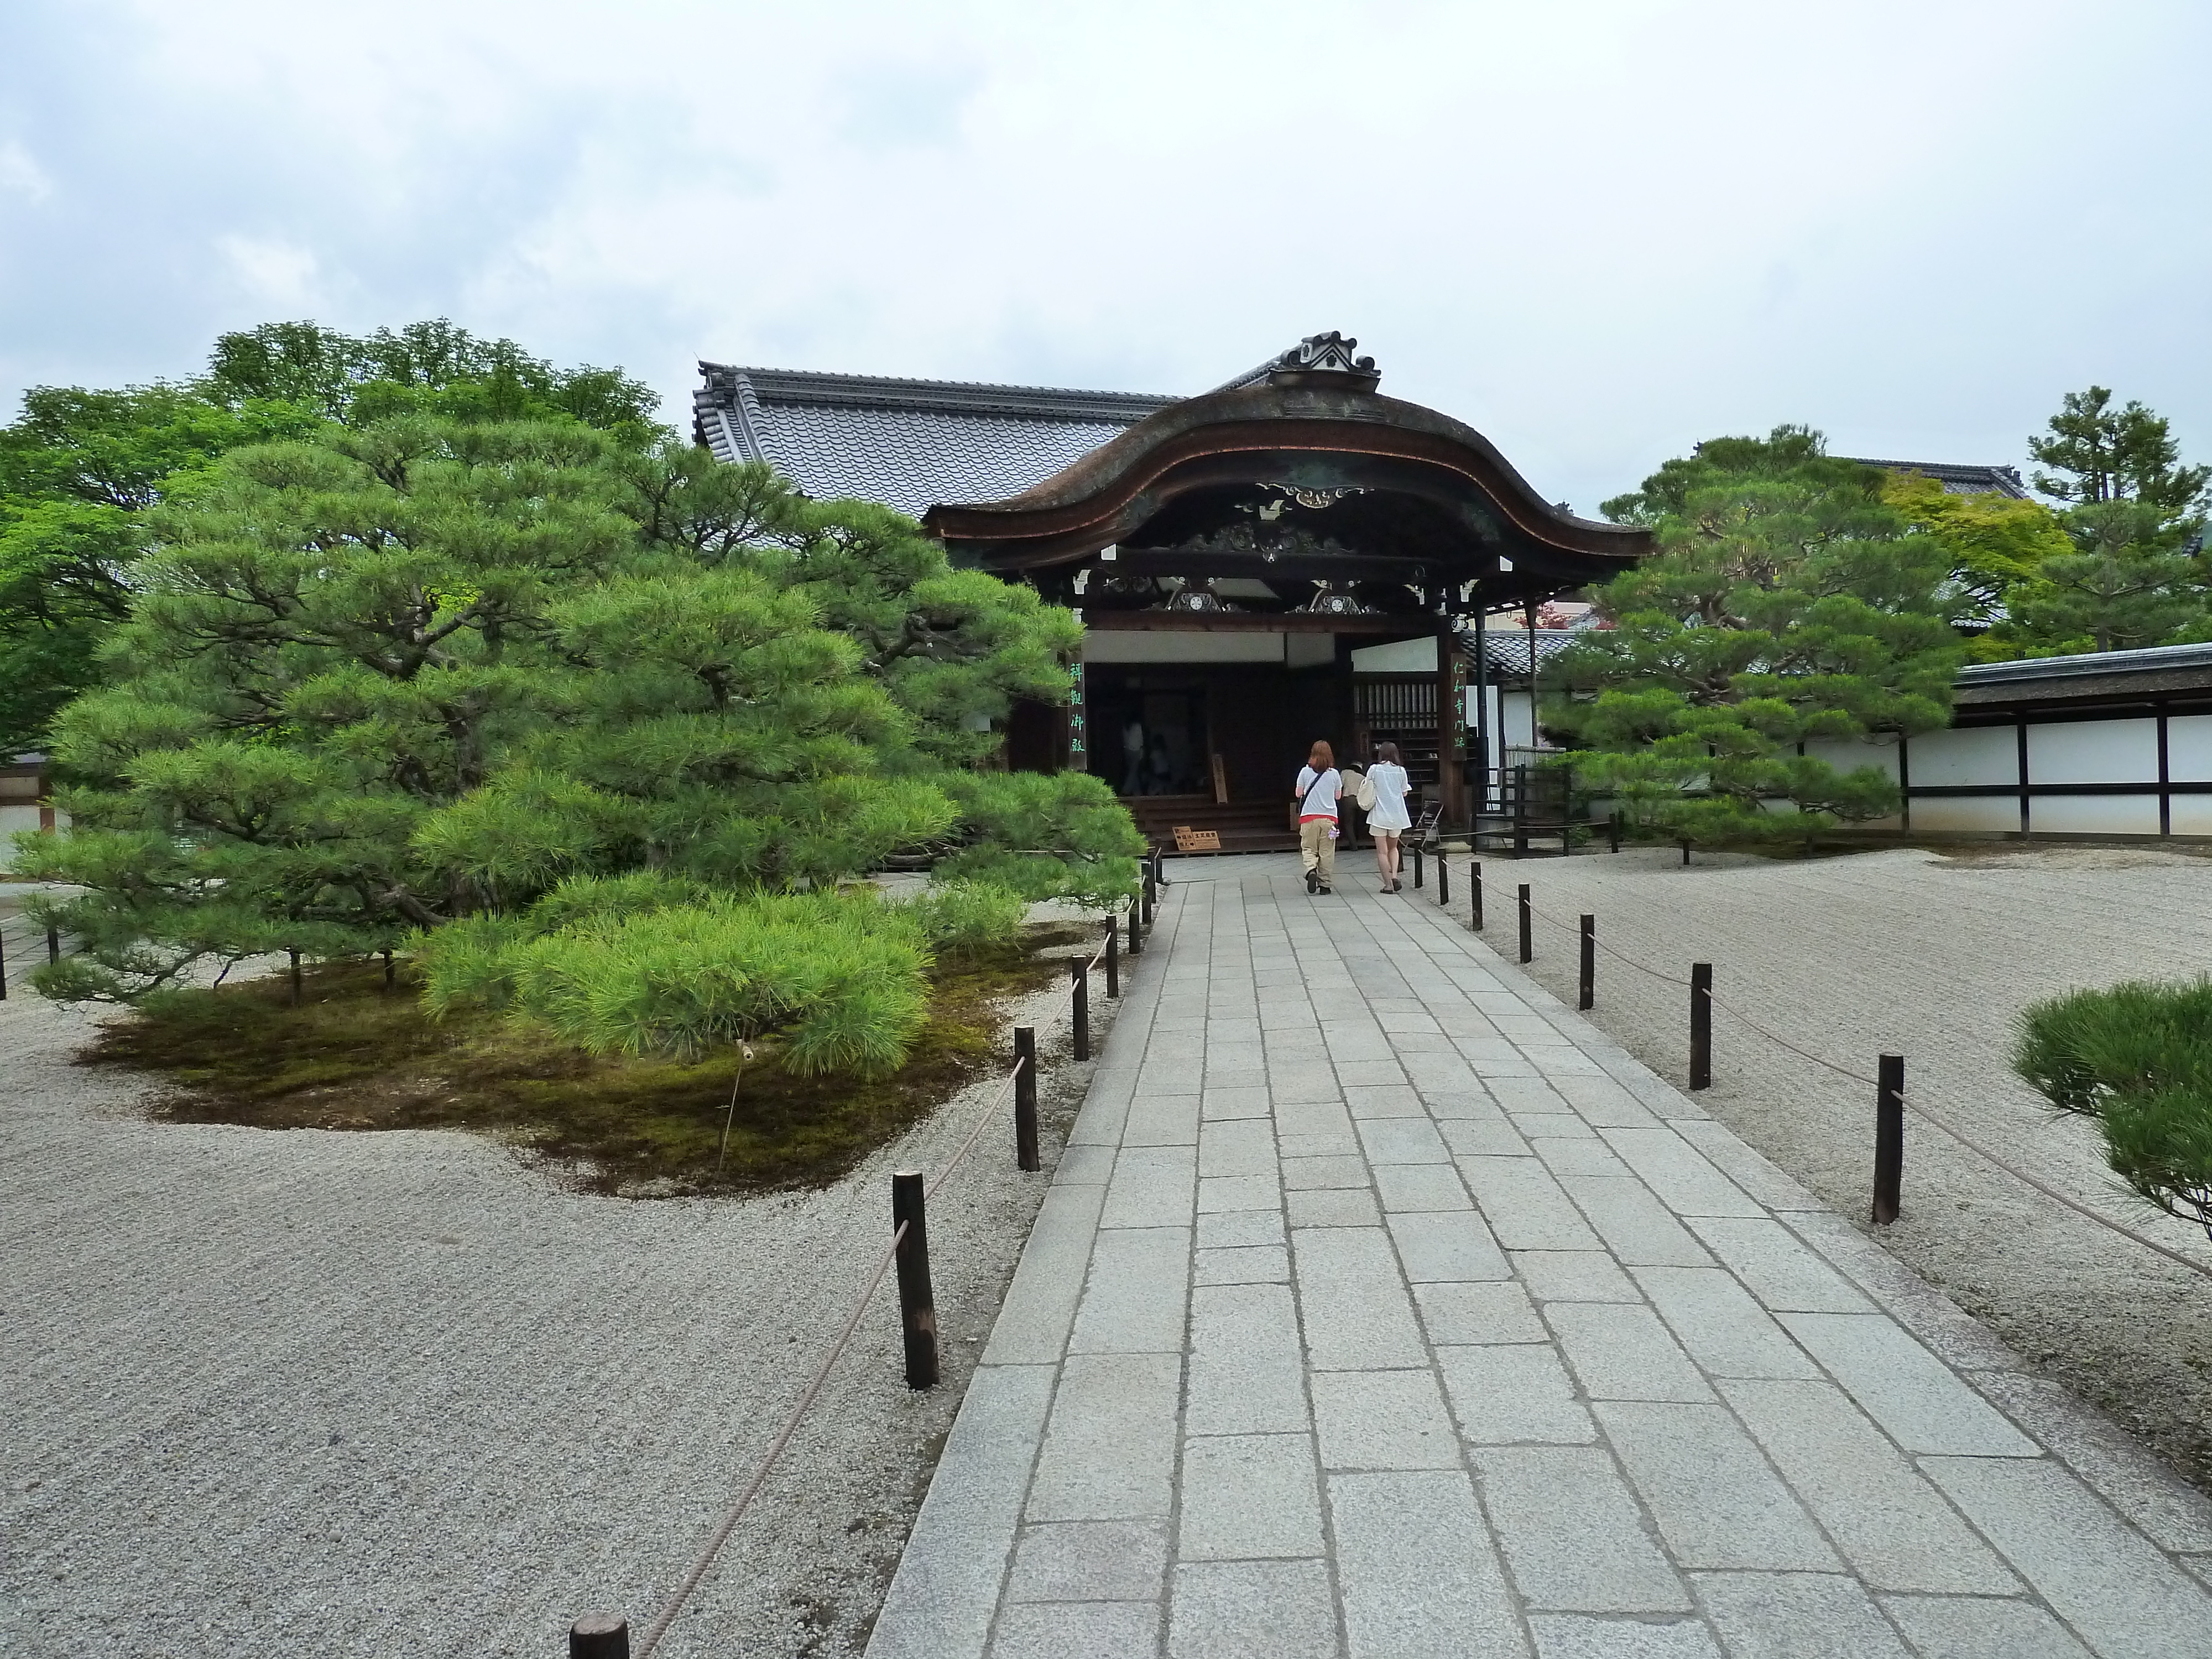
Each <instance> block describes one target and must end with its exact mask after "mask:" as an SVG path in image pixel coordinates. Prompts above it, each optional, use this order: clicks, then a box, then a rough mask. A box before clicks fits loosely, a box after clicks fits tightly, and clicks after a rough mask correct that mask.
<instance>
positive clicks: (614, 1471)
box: [0, 924, 1112, 1659]
mask: <svg viewBox="0 0 2212 1659" xmlns="http://www.w3.org/2000/svg"><path fill="white" fill-rule="evenodd" d="M19 925H20V924H19ZM1092 988H1093V995H1092V998H1091V1008H1092V1022H1093V1030H1094V1032H1095V1033H1097V1035H1098V1036H1101V1037H1103V1033H1104V1031H1105V1030H1106V1029H1107V1028H1108V1027H1109V1025H1110V1023H1111V1020H1112V1005H1110V1004H1109V1003H1108V1002H1107V1000H1106V999H1105V998H1104V996H1103V986H1102V985H1101V984H1100V983H1099V981H1098V978H1097V976H1096V975H1094V976H1093V981H1092ZM1019 1006H1020V1009H1021V1010H1022V1012H1021V1014H1020V1015H1018V1017H1017V1020H1016V1023H1022V1020H1023V1019H1024V1018H1027V1019H1028V1020H1030V1022H1031V1023H1034V1024H1036V1025H1037V1026H1038V1027H1039V1042H1040V1046H1041V1048H1042V1049H1043V1050H1044V1061H1045V1064H1044V1066H1043V1069H1042V1088H1041V1091H1040V1098H1041V1105H1042V1109H1043V1112H1044V1115H1045V1117H1046V1119H1047V1122H1048V1126H1049V1125H1055V1124H1064V1123H1065V1122H1066V1121H1068V1120H1070V1119H1072V1117H1073V1112H1074V1109H1075V1108H1076V1106H1077V1105H1078V1104H1079V1100H1080V1097H1081V1092H1082V1090H1083V1088H1084V1086H1085V1082H1086V1080H1087V1073H1088V1072H1089V1070H1090V1067H1089V1066H1076V1065H1074V1064H1073V1062H1072V1061H1071V1060H1068V1057H1067V1027H1066V1019H1065V1016H1064V1010H1065V1006H1066V1003H1065V997H1064V994H1063V993H1062V992H1061V991H1060V989H1059V988H1057V987H1055V988H1053V989H1050V990H1048V991H1045V992H1042V993H1040V994H1037V995H1036V996H1034V997H1030V998H1027V999H1024V1000H1023V1002H1022V1003H1021V1004H1020V1005H1019ZM90 1029H91V1028H90V1017H89V1016H88V1014H86V1013H84V1012H80V1011H73V1010H70V1009H64V1008H60V1007H57V1006H52V1005H51V1004H47V1003H45V1002H43V1001H41V1000H39V999H37V998H36V997H35V996H33V995H31V994H28V993H27V991H24V990H21V989H18V990H16V992H15V994H13V995H11V996H10V998H9V1000H7V1001H6V1002H5V1003H0V1334H4V1335H0V1531H4V1540H0V1542H4V1548H0V1652H5V1653H8V1654H11V1655H13V1654H21V1655H26V1656H39V1659H46V1656H57V1659H59V1656H68V1659H94V1656H100V1659H126V1656H127V1659H165V1656H176V1659H185V1656H193V1659H197V1656H204V1655H207V1654H212V1653H240V1654H247V1653H251V1654H298V1655H307V1654H313V1655H317V1656H361V1659H371V1656H374V1659H393V1656H398V1655H401V1654H407V1655H447V1654H451V1655H464V1654H465V1655H470V1656H477V1655H517V1656H532V1659H550V1656H553V1655H556V1654H559V1653H562V1652H565V1651H566V1635H565V1632H566V1631H567V1627H568V1621H569V1620H571V1619H572V1618H573V1617H574V1616H575V1615H576V1614H578V1613H583V1612H586V1611H588V1610H597V1609H611V1610H615V1611H618V1612H621V1613H624V1614H626V1615H628V1616H629V1619H630V1620H631V1621H632V1625H633V1628H634V1629H635V1630H638V1631H641V1630H642V1629H643V1627H644V1626H645V1625H646V1623H647V1621H648V1620H650V1619H651V1618H652V1616H653V1613H654V1612H655V1611H656V1610H657V1609H658V1608H659V1606H660V1605H661V1604H662V1601H664V1599H665V1596H666V1595H668V1593H669V1591H670V1590H671V1588H672V1587H673V1586H674V1584H675V1583H676V1582H677V1581H678V1578H679V1577H681V1575H682V1573H683V1572H684V1570H685V1568H686V1567H687V1566H688V1565H689V1564H690V1561H691V1559H692V1558H693V1556H694V1554H695V1553H696V1550H697V1549H698V1548H699V1547H700V1546H701V1544H702V1542H703V1541H704V1539H705V1537H706V1535H707V1534H708V1532H709V1531H710V1530H711V1529H712V1528H713V1526H714V1523H715V1522H716V1521H717V1520H718V1518H719V1517H720V1515H721V1513H722V1511H723V1510H724V1509H725V1507H726V1505H727V1504H728V1503H729V1502H730V1501H731V1499H732V1497H733V1496H734V1494H735V1492H736V1491H737V1490H738V1487H739V1486H740V1485H741V1484H742V1483H743V1481H744V1479H745V1478H746V1477H747V1476H748V1475H749V1474H750V1472H751V1471H752V1469H753V1468H754V1467H755V1466H756V1463H757V1460H758V1459H759V1457H760V1455H761V1454H762V1453H763V1450H764V1449H766V1447H767V1445H768V1443H769V1439H770V1438H771V1437H772V1436H773V1435H774V1434H775V1430H776V1428H777V1427H778V1425H779V1424H780V1422H781V1419H782V1418H783V1415H784V1413H786V1411H787V1408H788V1407H789V1406H790V1405H791V1403H792V1402H793V1401H794V1400H795V1399H796V1398H797V1396H798V1395H799V1391H800V1389H802V1388H803V1387H804V1385H805V1381H806V1379H807V1377H808V1376H810V1375H811V1371H812V1369H813V1367H814V1365H815V1364H816V1363H817V1358H818V1356H819V1354H820V1352H822V1349H823V1345H824V1344H825V1343H826V1342H827V1340H829V1337H830V1336H831V1335H832V1334H834V1332H835V1331H836V1328H838V1326H839V1325H840V1323H841V1322H842V1318H843V1316H844V1315H845V1313H846V1311H847V1310H848V1308H849V1306H850V1304H851V1302H852V1299H853V1297H854V1294H855V1292H856V1291H857V1290H858V1289H859V1287H860V1284H861V1283H862V1281H863V1280H864V1279H865V1278H866V1274H867V1273H868V1272H869V1270H870V1269H871V1268H872V1266H873V1264H874V1261H875V1260H876V1258H877V1256H878V1253H879V1252H880V1250H881V1249H882V1247H883V1245H884V1243H886V1242H887V1240H888V1237H889V1232H890V1220H889V1212H890V1179H889V1176H890V1171H891V1170H894V1169H897V1168H919V1169H924V1170H932V1171H933V1170H936V1169H938V1168H939V1166H940V1165H941V1164H942V1163H943V1161H944V1160H945V1158H948V1157H949V1156H950V1155H951V1152H952V1149H953V1147H954V1146H956V1145H957V1142H958V1141H959V1140H960V1139H961V1138H962V1137H963V1136H964V1135H965V1134H966V1133H967V1132H968V1130H969V1127H970V1126H971V1125H972V1124H973V1122H974V1121H975V1114H976V1113H977V1112H978V1111H979V1110H981V1109H983V1107H984V1105H985V1103H986V1101H987V1097H989V1096H990V1095H991V1094H992V1093H994V1091H996V1089H997V1087H998V1081H997V1079H996V1078H995V1077H994V1078H993V1079H991V1080H989V1081H988V1082H987V1083H982V1084H978V1085H975V1086H974V1087H971V1088H970V1089H969V1090H968V1091H966V1092H964V1093H963V1095H962V1096H961V1097H959V1098H957V1099H956V1100H954V1101H952V1102H951V1103H949V1104H947V1105H946V1106H945V1108H944V1109H941V1110H940V1111H939V1112H938V1113H937V1114H935V1115H933V1117H932V1118H931V1119H930V1120H929V1121H927V1123H925V1124H923V1125H921V1126H920V1127H917V1128H915V1130H913V1131H912V1132H911V1133H908V1134H907V1135H905V1136H904V1137H902V1139H900V1140H899V1141H898V1142H897V1143H896V1145H894V1146H890V1147H887V1148H885V1149H884V1151H883V1152H880V1153H879V1154H878V1155H877V1156H875V1157H872V1158H869V1159H868V1160H867V1161H866V1164H864V1165H862V1166H861V1167H860V1169H859V1170H856V1171H855V1172H854V1174H853V1175H852V1176H850V1177H849V1178H848V1179H846V1180H844V1181H842V1182H838V1183H837V1184H836V1185H835V1186H833V1187H830V1188H827V1189H825V1190H822V1191H816V1192H805V1193H798V1194H779V1195H772V1196H765V1197H757V1198H750V1199H743V1200H733V1199H719V1200H623V1199H617V1198H608V1197H603V1196H596V1195H592V1194H582V1193H578V1192H575V1191H572V1190H569V1189H568V1188H565V1187H563V1186H562V1184H561V1183H560V1182H558V1181H557V1180H556V1179H555V1178H553V1177H552V1176H550V1175H548V1174H546V1173H544V1172H543V1171H539V1170H534V1169H532V1167H530V1166H529V1165H527V1164H525V1163H524V1162H523V1161H522V1160H521V1159H520V1158H518V1157H517V1156H516V1155H515V1154H514V1153H513V1152H509V1151H508V1150H507V1149H506V1148H505V1147H503V1146H501V1145H500V1144H498V1143H497V1142H495V1141H494V1140H492V1139H487V1138H484V1137H480V1136H475V1135H471V1134H465V1133H449V1132H426V1131H410V1130H395V1131H388V1132H384V1133H333V1132H324V1131H317V1130H307V1129H300V1130H292V1131H281V1132H280V1131H268V1130H260V1129H249V1128H237V1127H224V1126H210V1125H197V1124H165V1123H155V1122H150V1121H147V1120H146V1119H145V1118H144V1117H143V1116H142V1115H140V1114H139V1108H140V1106H141V1104H142V1103H143V1101H144V1099H145V1098H146V1097H147V1093H148V1091H149V1088H150V1087H151V1085H149V1083H148V1082H147V1081H146V1080H144V1079H136V1078H133V1077H131V1076H128V1075H125V1074H122V1073H116V1072H113V1071H110V1070H107V1069H105V1068H101V1069H90V1068H85V1067H80V1066H74V1065H72V1064H71V1055H72V1054H73V1053H74V1052H75V1051H76V1049H77V1048H79V1046H80V1045H81V1044H82V1042H84V1041H85V1039H86V1037H87V1036H88V1034H89V1031H90ZM1060 1138H1061V1137H1060V1133H1055V1132H1053V1131H1052V1129H1050V1128H1049V1127H1048V1133H1047V1134H1046V1136H1045V1140H1046V1143H1047V1147H1048V1152H1047V1159H1048V1171H1047V1174H1046V1175H1044V1176H1020V1175H1018V1173H1017V1172H1016V1171H1015V1170H1014V1168H1013V1147H1012V1127H1011V1120H1010V1115H1009V1114H1008V1111H1007V1109H1006V1106H1005V1105H1004V1104H1001V1106H1000V1108H999V1121H997V1122H995V1123H994V1124H993V1125H992V1127H989V1128H988V1129H987V1130H986V1131H985V1132H984V1133H983V1136H982V1139H981V1141H980V1142H979V1144H978V1146H977V1147H976V1149H975V1152H974V1153H973V1154H972V1155H971V1156H970V1158H969V1161H968V1162H967V1163H966V1164H963V1166H962V1167H961V1169H960V1170H959V1171H958V1172H957V1174H955V1175H954V1176H953V1177H952V1179H951V1182H950V1183H949V1184H948V1185H947V1186H946V1187H945V1189H944V1191H943V1192H942V1193H941V1194H939V1197H938V1198H937V1200H935V1201H934V1202H933V1205H932V1206H931V1210H930V1215H929V1228H930V1235H931V1243H932V1254H933V1265H934V1268H935V1279H936V1293H937V1305H938V1311H939V1322H940V1327H941V1329H942V1333H943V1336H942V1349H943V1354H944V1359H945V1381H944V1383H943V1384H942V1385H941V1386H939V1388H938V1389H935V1390H934V1391H933V1392H930V1393H925V1394H916V1393H910V1392H909V1391H908V1389H906V1388H905V1386H904V1385H903V1383H902V1377H901V1369H900V1358H899V1344H898V1335H897V1329H896V1303H895V1299H894V1297H893V1296H892V1293H891V1291H890V1286H889V1284H888V1281H887V1282H886V1285H885V1288H884V1290H883V1291H879V1292H878V1299H877V1301H876V1303H875V1304H874V1305H873V1306H872V1309H871V1310H870V1312H869V1314H868V1316H867V1317H866V1320H865V1321H864V1322H863V1323H862V1325H861V1327H860V1331H859V1333H858V1335H857V1337H856V1339H855V1340H854V1346H853V1348H852V1351H851V1352H850V1353H849V1354H848V1358H846V1360H845V1362H844V1363H843V1364H842V1365H841V1366H840V1367H839V1369H838V1370H837V1371H836V1374H835V1376H834V1378H833V1380H832V1382H831V1383H830V1384H829V1389H828V1390H827V1392H826V1393H825V1395H824V1396H823V1399H822V1401H821V1402H820V1404H819V1405H818V1406H817V1408H816V1409H815V1411H814V1413H812V1415H811V1418H810V1419H809V1420H808V1422H807V1424H806V1425H805V1427H804V1428H802V1429H801V1430H800V1431H799V1435H798V1437H797V1438H796V1439H795V1440H794V1442H793V1444H792V1446H791V1448H790V1449H789V1451H788V1452H787V1454H786V1455H785V1456H784V1459H783V1461H782V1462H781V1467H780V1468H779V1471H778V1472H777V1474H775V1476H774V1477H773V1478H772V1479H771V1480H770V1481H769V1486H768V1487H767V1489H766V1490H765V1492H763V1495H762V1498H761V1499H760V1500H759V1501H758V1503H757V1504H756V1506H755V1508H754V1510H753V1511H752V1512H751V1514H750V1516H749V1517H748V1518H747V1519H746V1520H745V1522H744V1523H743V1524H741V1525H740V1526H739V1528H738V1531H737V1532H736V1534H734V1535H733V1536H732V1539H731V1541H730V1542H729V1545H728V1547H726V1550H725V1551H724V1552H723V1553H722V1555H721V1557H720V1561H719V1563H718V1565H717V1566H716V1567H715V1569H714V1571H713V1572H712V1573H711V1574H710V1575H709V1576H708V1578H707V1580H706V1582H705V1583H704V1584H703V1585H702V1587H701V1589H700V1590H699V1592H698V1593H697V1595H696V1596H695V1597H694V1599H693V1601H692V1603H691V1605H690V1608H689V1610H688V1611H687V1612H686V1613H685V1614H684V1617H683V1618H682V1619H681V1620H679V1621H678V1624H677V1626H675V1628H674V1630H673V1631H671V1633H670V1635H669V1637H668V1638H667V1639H666V1641H665V1642H664V1643H663V1644H662V1646H661V1648H660V1653H661V1654H662V1655H663V1656H665V1659H689V1656H694V1655H707V1654H716V1655H723V1654H738V1653H743V1654H748V1655H798V1654H821V1655H836V1654H847V1653H854V1652H857V1651H858V1650H859V1649H860V1646H861V1644H863V1642H864V1641H865V1636H866V1628H867V1626H868V1624H869V1622H870V1621H871V1620H872V1619H873V1617H874V1614H875V1611H876V1608H877V1606H878V1603H879V1601H880V1600H881V1597H882V1594H883V1587H884V1584H885V1583H887V1582H888V1579H889V1577H890V1572H891V1571H892V1569H893V1568H894V1567H895V1566H896V1561H897V1557H898V1552H899V1549H900V1547H901V1544H902V1540H903V1539H904V1536H905V1534H906V1530H907V1528H908V1525H909V1524H910V1522H911V1521H912V1519H913V1516H914V1513H915V1509H916V1508H917V1506H918V1504H919V1503H920V1501H921V1494H922V1492H923V1490H924V1489H925V1487H926V1486H927V1481H928V1477H929V1474H930V1471H931V1468H932V1467H933V1462H934V1459H935V1456H936V1452H937V1449H938V1446H939V1443H940V1441H941V1438H942V1437H943V1435H944V1433H945V1430H946V1429H947V1427H948V1426H949V1425H950V1424H951V1419H952V1416H953V1413H954V1412H955V1410H956V1409H957V1406H958V1404H959V1400H960V1395H961V1392H962V1389H963V1387H964V1386H965V1383H966V1381H967V1377H968V1375H969V1371H970V1370H971V1369H972V1367H973V1364H974V1362H975V1357H976V1355H977V1353H978V1352H979V1351H980V1347H981V1341H982V1340H983V1339H984V1338H985V1337H986V1336H987V1334H988V1333H989V1330H990V1327H991V1322H992V1320H993V1318H994V1316H995V1315H996V1312H997V1310H998V1306H999V1303H1000V1297H1001V1294H1002V1292H1003V1291H1004V1289H1005V1285H1006V1280H1007V1279H1008V1277H1009V1276H1010V1274H1011V1273H1012V1268H1013V1266H1014V1263H1015V1261H1016V1259H1017V1257H1018V1255H1019V1253H1020V1249H1021V1246H1022V1243H1023V1241H1024V1237H1026V1235H1027V1232H1028V1230H1029V1226H1030V1220H1031V1218H1032V1217H1033V1216H1034V1214H1035V1212H1036V1206H1037V1204H1038V1202H1039V1201H1040V1200H1041V1199H1042V1194H1043V1193H1044V1190H1045V1184H1046V1182H1047V1181H1048V1179H1049V1164H1050V1163H1051V1161H1052V1160H1053V1159H1054V1158H1056V1155H1057V1149H1058V1146H1059V1144H1060Z"/></svg>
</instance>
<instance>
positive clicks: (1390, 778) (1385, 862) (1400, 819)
mask: <svg viewBox="0 0 2212 1659" xmlns="http://www.w3.org/2000/svg"><path fill="white" fill-rule="evenodd" d="M1410 785H1411V780H1410V779H1408V778H1407V775H1406V769H1405V767H1404V766H1403V765H1402V764H1401V763H1400V762H1399V759H1398V745H1397V744H1395V743H1378V744H1376V745H1375V764H1374V765H1372V766H1370V768H1368V769H1367V777H1366V781H1364V783H1362V784H1361V785H1360V788H1359V805H1360V807H1361V808H1362V810H1364V811H1365V812H1366V814H1367V833H1368V834H1369V835H1370V836H1374V837H1375V867H1376V870H1377V871H1379V872H1381V873H1382V876H1383V891H1384V892H1386V893H1395V892H1397V891H1398V890H1399V886H1398V861H1399V858H1400V856H1401V854H1400V849H1399V837H1400V836H1402V835H1404V834H1405V832H1406V831H1407V830H1408V829H1412V828H1413V818H1412V817H1411V816H1410V815H1408V814H1407V811H1406V791H1407V788H1408V787H1410Z"/></svg>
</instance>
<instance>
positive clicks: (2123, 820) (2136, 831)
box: [1914, 795, 2179, 836]
mask: <svg viewBox="0 0 2212 1659" xmlns="http://www.w3.org/2000/svg"><path fill="white" fill-rule="evenodd" d="M1914 816H1915V817H1917V816H1918V814H1917V813H1916V814H1915V815H1914ZM2027 827H2028V829H2029V831H2030V832H2031V833H2033V834H2039V835H2046V836H2154V835H2156V834H2157V833H2158V797H2157V796H2156V795H2038V796H2036V797H2035V798H2034V799H2032V800H2031V801H2029V803H2028V806H2027ZM2176 828H2179V825H2177V826H2176Z"/></svg>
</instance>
